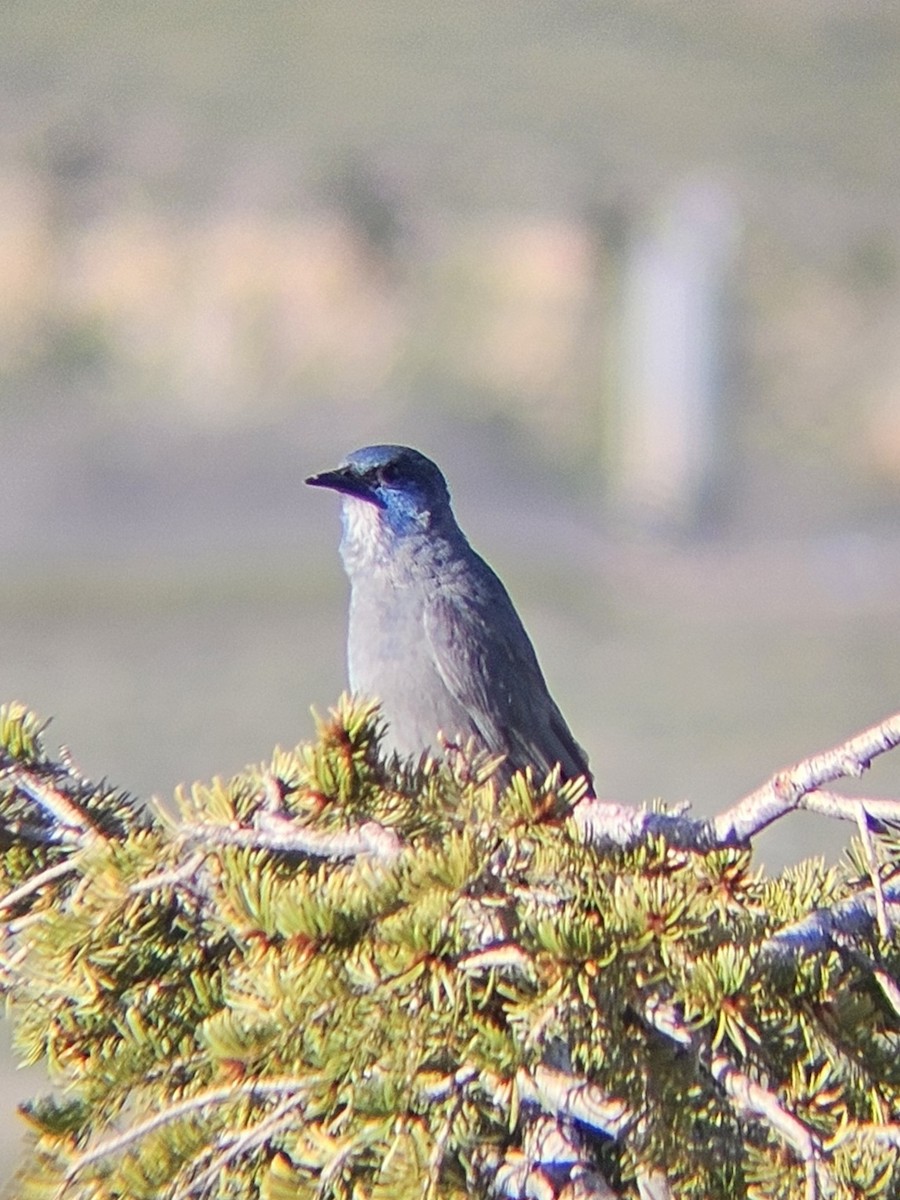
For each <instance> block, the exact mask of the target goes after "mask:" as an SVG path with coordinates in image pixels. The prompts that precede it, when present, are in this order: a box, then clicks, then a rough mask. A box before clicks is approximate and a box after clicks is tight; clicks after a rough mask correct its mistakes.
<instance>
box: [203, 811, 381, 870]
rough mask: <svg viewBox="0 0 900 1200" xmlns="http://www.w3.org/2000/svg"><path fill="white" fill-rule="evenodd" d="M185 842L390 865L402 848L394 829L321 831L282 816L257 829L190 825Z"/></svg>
mask: <svg viewBox="0 0 900 1200" xmlns="http://www.w3.org/2000/svg"><path fill="white" fill-rule="evenodd" d="M180 832H181V833H182V835H183V836H184V837H185V839H186V840H188V841H190V842H194V843H195V844H196V843H200V844H201V845H203V846H205V847H207V848H208V849H215V848H216V847H217V846H246V847H248V848H250V849H258V850H284V851H288V852H291V853H295V854H307V855H310V856H311V857H313V858H329V859H331V858H356V857H357V856H359V855H363V854H365V855H369V856H371V857H372V858H377V859H379V860H380V861H382V862H385V863H391V862H393V861H394V859H396V858H397V857H398V855H399V854H400V852H401V850H402V849H403V843H402V842H401V840H400V838H399V837H398V836H397V834H396V833H395V832H394V830H393V829H389V828H387V826H385V825H379V824H378V822H377V821H366V822H365V823H364V824H362V825H357V826H355V827H353V828H351V829H341V830H333V831H327V832H326V831H323V830H317V829H310V828H309V827H308V826H305V825H298V824H297V822H296V821H292V820H289V819H288V818H285V817H280V816H274V815H273V814H266V816H265V820H264V821H263V822H262V823H261V825H260V826H259V827H258V828H255V829H251V828H247V827H246V826H231V825H211V824H205V823H204V824H196V823H190V824H185V825H182V826H181V827H180Z"/></svg>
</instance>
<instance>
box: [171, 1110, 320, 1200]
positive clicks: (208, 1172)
mask: <svg viewBox="0 0 900 1200" xmlns="http://www.w3.org/2000/svg"><path fill="white" fill-rule="evenodd" d="M307 1098H308V1096H307V1091H306V1090H303V1091H298V1093H297V1094H296V1095H294V1096H288V1097H287V1099H286V1100H282V1102H281V1103H280V1104H278V1105H276V1106H275V1108H274V1109H273V1110H272V1112H270V1113H269V1114H268V1115H267V1116H266V1117H264V1118H263V1119H262V1120H261V1121H259V1122H257V1124H256V1125H254V1126H252V1127H251V1128H250V1129H246V1130H244V1132H243V1133H240V1134H238V1136H237V1137H235V1138H234V1139H233V1140H232V1141H230V1142H229V1143H228V1145H227V1146H226V1147H225V1149H224V1150H222V1151H221V1153H220V1154H217V1155H216V1157H215V1158H214V1159H212V1161H211V1162H210V1163H209V1165H208V1166H206V1167H204V1169H203V1170H202V1171H201V1173H200V1174H199V1175H197V1176H195V1177H194V1178H193V1179H191V1180H189V1181H188V1182H186V1183H185V1184H184V1185H183V1186H179V1187H178V1188H176V1189H175V1190H174V1191H172V1192H171V1193H170V1194H171V1200H187V1197H188V1196H193V1195H196V1194H197V1193H198V1192H200V1191H201V1190H202V1189H203V1188H204V1187H205V1186H206V1185H207V1184H208V1183H211V1182H212V1181H213V1180H214V1179H215V1178H216V1176H217V1175H218V1173H219V1172H220V1171H221V1170H222V1168H223V1167H227V1166H228V1164H229V1163H231V1162H233V1161H234V1160H235V1159H236V1158H237V1157H238V1156H239V1155H241V1154H244V1153H246V1152H247V1151H248V1150H255V1149H256V1148H257V1147H258V1146H260V1145H262V1143H263V1142H264V1141H266V1139H267V1138H269V1137H271V1136H272V1134H274V1133H277V1132H278V1130H279V1128H280V1127H281V1126H283V1125H286V1124H288V1123H289V1119H290V1116H291V1114H292V1113H293V1110H294V1109H295V1108H297V1106H298V1105H299V1104H302V1103H303V1102H304V1101H306V1099H307Z"/></svg>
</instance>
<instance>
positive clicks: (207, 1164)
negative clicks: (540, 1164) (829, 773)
mask: <svg viewBox="0 0 900 1200" xmlns="http://www.w3.org/2000/svg"><path fill="white" fill-rule="evenodd" d="M381 733H382V730H381V726H380V722H379V716H378V712H377V710H376V709H375V708H373V707H372V706H354V705H351V704H350V703H349V702H347V701H344V702H342V703H341V705H340V706H339V708H338V709H337V710H336V711H335V712H334V713H333V714H332V716H331V718H330V719H328V720H326V721H322V722H320V725H319V731H318V740H317V741H316V743H315V744H314V745H311V746H300V747H298V748H297V749H296V750H294V751H277V752H276V753H275V755H274V758H273V761H272V763H271V764H268V765H266V766H264V767H261V768H259V769H251V770H248V771H246V772H245V773H244V774H242V775H240V776H237V777H235V778H234V779H231V780H228V781H224V780H220V779H217V780H214V781H213V782H212V783H211V784H209V785H202V786H201V785H196V786H195V787H193V788H192V789H190V790H189V791H187V790H186V791H183V792H182V793H180V794H179V796H178V804H179V807H180V817H179V819H177V820H176V819H174V818H172V817H171V816H167V815H166V814H163V813H160V814H158V815H156V816H151V815H149V814H148V813H146V812H145V811H143V810H142V809H140V808H139V807H138V806H137V805H136V804H135V803H134V802H133V801H131V800H130V799H128V798H127V797H125V796H123V795H122V794H121V793H119V792H116V791H114V790H111V789H110V788H108V787H107V786H105V785H102V784H101V785H96V784H93V783H91V782H89V781H87V780H84V779H83V778H81V777H80V776H78V775H77V773H75V772H74V771H72V769H71V768H70V767H69V766H67V765H65V764H60V763H56V762H54V761H52V760H51V759H50V758H48V757H47V756H46V754H45V751H44V750H43V748H42V745H41V736H40V735H41V725H40V723H39V722H38V721H37V720H36V718H34V717H33V716H32V715H31V714H29V713H27V712H26V711H25V710H23V709H22V708H21V707H16V706H10V707H8V708H5V709H3V710H2V711H0V737H2V745H0V767H2V770H3V773H2V775H0V848H2V857H0V886H2V889H3V893H4V899H3V912H2V915H3V917H4V919H5V921H6V925H5V939H4V945H3V959H2V970H3V974H2V980H3V985H4V988H5V992H6V996H7V1000H8V1004H9V1007H10V1011H11V1012H12V1015H13V1017H14V1020H15V1038H16V1044H17V1046H18V1050H19V1053H20V1055H21V1057H22V1059H23V1060H24V1061H28V1062H35V1061H44V1062H46V1063H47V1065H48V1067H49V1069H50V1073H51V1078H52V1081H53V1083H54V1085H55V1087H56V1092H55V1094H54V1095H53V1096H52V1097H50V1098H45V1099H40V1100H36V1101H34V1102H32V1103H31V1104H30V1105H28V1106H27V1108H26V1110H25V1114H26V1117H27V1120H28V1122H29V1124H30V1126H31V1138H32V1148H31V1152H30V1153H29V1155H28V1158H27V1162H26V1163H25V1165H24V1166H23V1168H22V1171H21V1175H20V1181H19V1192H20V1194H21V1195H22V1196H23V1197H34V1198H38V1197H41V1198H43V1197H51V1196H53V1197H63V1196H64V1197H84V1198H87V1197H91V1198H98V1200H105V1198H107V1197H108V1198H110V1200H112V1198H113V1197H116V1198H119V1197H132V1198H134V1200H145V1198H146V1200H149V1198H150V1197H153V1198H158V1197H169V1198H170V1200H186V1198H188V1197H213V1196H216V1197H229V1196H234V1197H241V1198H245V1197H254V1196H256V1197H260V1198H263V1200H306V1198H309V1200H312V1198H314V1197H316V1198H322V1200H326V1198H334V1200H351V1198H352V1200H361V1198H363V1197H366V1198H371V1200H388V1198H389V1200H413V1198H415V1200H418V1198H420V1197H423V1196H426V1197H433V1198H434V1200H438V1198H443V1200H451V1198H452V1200H456V1198H462V1197H464V1196H475V1197H478V1196H487V1195H489V1194H491V1191H492V1188H493V1186H494V1183H495V1180H497V1179H499V1178H501V1176H500V1175H498V1170H499V1167H500V1165H501V1164H504V1163H505V1164H507V1165H508V1164H510V1163H512V1164H515V1163H516V1162H517V1161H519V1159H527V1158H528V1152H527V1149H526V1150H523V1147H525V1146H526V1143H527V1138H528V1136H529V1130H530V1129H532V1128H533V1126H534V1122H535V1120H536V1118H537V1117H538V1116H540V1115H541V1114H543V1115H544V1116H547V1115H549V1117H550V1118H551V1119H552V1120H554V1121H556V1122H557V1125H558V1126H559V1128H560V1129H561V1130H564V1131H567V1136H568V1137H570V1138H571V1140H572V1143H573V1144H574V1145H575V1146H576V1147H577V1152H578V1154H579V1155H580V1156H581V1159H582V1161H583V1162H584V1164H586V1166H587V1167H589V1168H591V1169H596V1170H597V1171H599V1172H601V1173H602V1175H603V1176H604V1177H605V1178H606V1179H607V1180H609V1181H610V1182H611V1183H612V1184H613V1186H615V1187H616V1189H617V1192H618V1194H620V1195H622V1196H625V1197H633V1196H636V1195H637V1188H638V1180H639V1179H640V1178H642V1177H646V1176H647V1175H648V1174H649V1173H651V1172H655V1171H661V1172H663V1173H664V1174H665V1176H666V1178H667V1179H668V1180H669V1183H670V1186H671V1187H672V1190H673V1194H674V1195H677V1196H679V1197H712V1198H715V1197H723V1198H724V1197H739V1196H745V1195H746V1196H750V1197H758V1198H760V1200H761V1198H762V1197H775V1196H783V1197H788V1198H790V1197H800V1196H804V1195H808V1194H809V1192H808V1191H807V1190H806V1189H807V1187H808V1179H807V1175H808V1167H807V1164H805V1163H804V1162H803V1161H802V1160H801V1155H800V1154H799V1153H798V1151H797V1147H796V1145H794V1144H793V1143H791V1140H790V1137H787V1138H786V1137H785V1136H784V1135H783V1130H782V1129H781V1128H780V1126H779V1123H778V1121H777V1120H776V1119H775V1118H773V1117H772V1116H771V1114H770V1115H769V1116H768V1117H766V1115H765V1114H763V1113H761V1112H758V1111H757V1112H756V1116H757V1118H758V1119H754V1113H753V1111H749V1110H748V1106H747V1105H746V1104H745V1105H744V1106H743V1108H741V1107H740V1106H736V1105H735V1104H734V1102H733V1096H732V1095H731V1094H729V1090H728V1086H727V1085H726V1083H724V1082H723V1081H722V1077H721V1074H720V1075H719V1076H717V1075H716V1073H715V1071H714V1070H713V1065H712V1064H713V1062H714V1059H715V1058H716V1056H719V1061H720V1062H721V1061H725V1062H727V1063H728V1064H730V1065H731V1067H733V1069H734V1071H735V1072H738V1073H739V1074H740V1076H741V1078H742V1079H746V1080H747V1081H752V1082H753V1084H754V1085H757V1084H758V1085H759V1086H761V1087H762V1088H764V1089H765V1091H766V1095H767V1096H770V1097H771V1098H772V1102H773V1104H775V1105H777V1106H780V1110H781V1111H783V1112H784V1113H785V1114H792V1116H793V1118H794V1119H796V1121H797V1122H799V1123H800V1124H801V1125H802V1128H803V1129H804V1130H807V1131H809V1133H810V1134H811V1136H813V1137H814V1138H815V1139H817V1144H818V1145H819V1146H820V1147H821V1149H820V1154H821V1157H822V1160H823V1162H824V1163H825V1164H826V1166H827V1187H825V1186H823V1187H822V1190H821V1192H820V1194H822V1195H828V1196H834V1197H838V1198H844V1197H846V1198H847V1200H850V1198H851V1197H858V1196H862V1195H865V1196H885V1197H887V1196H890V1195H895V1194H897V1190H898V1188H900V1171H898V1168H897V1165H896V1162H895V1159H896V1151H895V1150H894V1148H893V1146H892V1142H891V1138H890V1137H888V1136H886V1135H885V1134H884V1129H885V1128H886V1127H889V1126H891V1127H892V1123H893V1122H895V1121H896V1120H897V1118H898V1116H900V1066H898V1063H900V1033H898V1028H900V1021H898V1017H897V1013H896V1012H895V1011H894V1010H893V1009H892V1008H891V1006H890V1005H889V1004H888V1003H886V1001H885V996H884V994H883V993H882V992H881V991H879V988H878V987H877V985H876V983H875V981H874V979H873V963H876V964H878V965H879V968H880V969H881V970H882V971H884V972H886V973H887V974H888V975H890V976H891V977H893V978H895V979H896V978H897V975H898V967H900V950H898V946H897V944H896V941H895V940H885V939H883V938H881V937H879V935H878V934H877V933H875V932H874V930H873V931H872V932H865V931H863V933H861V934H860V936H859V938H858V939H857V940H856V941H855V942H854V944H853V945H852V946H850V945H848V946H847V947H846V950H845V951H841V950H839V949H836V948H835V947H834V946H829V947H828V948H827V949H823V950H822V951H820V952H808V953H803V954H795V955H793V956H787V957H786V956H784V955H778V954H772V953H769V951H768V950H767V947H768V946H769V945H770V941H769V939H771V938H772V936H773V935H775V934H776V933H778V931H779V930H781V929H782V928H783V927H785V926H786V925H790V924H792V923H793V922H796V921H798V920H800V919H802V918H803V917H804V916H806V915H808V914H809V913H810V912H811V911H812V910H814V909H816V908H820V907H827V906H832V905H834V904H835V903H837V902H838V901H840V900H841V899H842V898H843V897H845V896H847V895H849V894H850V893H851V888H852V881H851V878H850V875H851V870H850V868H849V867H848V868H847V870H846V871H845V872H842V871H838V870H826V869H825V868H824V867H823V866H822V865H821V864H818V863H808V864H804V865H803V866H801V867H799V868H796V869H794V870H792V871H790V872H788V873H786V874H785V875H784V876H782V877H781V878H778V879H771V880H765V879H761V878H760V877H759V876H758V875H757V874H756V873H755V871H754V870H753V869H752V866H751V857H750V853H749V850H747V849H745V848H721V847H720V848H716V849H713V850H709V851H706V852H702V853H701V852H699V851H691V850H685V849H684V848H683V847H682V848H679V847H675V846H672V845H669V844H667V843H666V841H664V840H663V839H661V838H659V837H655V838H652V839H647V840H645V841H643V842H640V843H639V844H636V845H634V846H630V847H627V848H622V847H604V846H601V845H598V844H591V843H589V842H588V841H587V840H586V838H585V837H584V836H583V835H582V834H581V833H580V832H579V829H578V827H577V826H576V823H575V822H574V821H571V820H569V819H568V817H569V814H570V812H571V810H572V806H573V804H574V803H575V802H576V801H577V799H578V790H577V789H575V788H572V787H571V786H567V787H564V788H558V789H555V788H554V787H553V786H552V784H553V781H552V780H551V781H549V784H548V786H538V785H537V784H535V783H534V782H533V781H532V780H530V779H527V778H522V777H517V778H516V779H515V780H514V781H513V783H512V785H511V786H510V787H509V788H508V789H507V790H506V791H505V792H504V793H499V794H498V791H497V789H496V787H495V785H494V783H493V781H492V778H491V768H492V764H491V763H490V762H487V761H486V760H479V759H477V758H475V759H472V758H468V757H466V756H465V755H464V754H461V753H457V754H455V755H452V756H451V757H450V761H449V763H448V764H447V765H444V766H441V767H438V766H436V765H435V764H433V763H429V762H423V763H422V764H420V765H419V766H418V767H416V768H415V769H413V768H408V767H407V768H398V767H397V766H396V765H393V764H385V763H384V762H383V761H382V760H381V758H380V757H379V743H380V739H381ZM42 788H43V789H45V791H44V793H43V800H41V799H40V796H41V791H40V789H42ZM36 796H37V797H38V799H37V800H36V799H35V797H36ZM366 829H369V830H371V829H375V830H377V831H379V832H380V835H381V838H382V841H381V843H379V844H380V845H381V846H382V849H381V850H380V851H379V850H378V849H375V850H372V851H371V852H365V851H363V852H360V851H358V850H356V851H350V850H346V851H345V850H342V849H341V848H340V847H341V846H342V845H343V843H342V842H341V841H340V839H341V838H346V837H348V836H350V835H354V836H355V834H356V832H358V831H359V830H366ZM295 834H296V835H297V836H298V839H300V835H302V837H303V838H308V839H312V840H311V841H310V842H309V844H306V843H304V844H303V845H301V840H298V841H297V842H292V841H291V838H292V836H293V835H295ZM279 839H280V840H279ZM314 839H319V841H318V842H317V843H316V842H315V841H314ZM385 839H388V840H387V841H385ZM390 839H393V841H391V840H390ZM276 843H277V844H276ZM316 846H318V848H316ZM384 846H387V847H388V849H387V850H385V849H383V847H384ZM304 847H305V848H304ZM390 847H393V849H390ZM661 1007H662V1008H665V1009H666V1010H667V1011H669V1012H670V1013H674V1014H676V1024H675V1027H674V1029H673V1032H671V1033H670V1034H667V1033H666V1031H665V1028H664V1022H661V1021H659V1020H655V1019H654V1017H653V1013H654V1012H655V1011H656V1012H658V1011H659V1010H660V1009H661ZM542 1072H543V1074H542ZM548 1072H549V1073H550V1074H548ZM547 1080H557V1081H559V1080H564V1081H565V1080H568V1081H569V1082H570V1084H571V1085H572V1086H571V1087H570V1088H569V1089H568V1091H566V1088H565V1086H564V1087H563V1091H564V1092H565V1096H564V1097H563V1098H562V1099H559V1098H558V1097H557V1099H556V1100H554V1099H553V1096H552V1095H551V1090H552V1089H551V1086H550V1084H549V1083H548V1082H547ZM576 1084H577V1087H576V1086H575V1085H576ZM586 1088H589V1089H593V1090H590V1091H585V1089H586ZM542 1089H543V1090H542ZM593 1096H596V1097H602V1098H604V1100H605V1101H609V1102H610V1103H614V1104H615V1105H618V1106H619V1110H620V1112H621V1114H622V1116H621V1119H620V1120H618V1122H616V1121H612V1122H611V1123H610V1121H609V1120H605V1119H604V1118H602V1117H594V1116H592V1115H591V1111H592V1110H590V1105H589V1103H588V1100H589V1099H590V1097H593ZM573 1097H577V1098H578V1099H577V1100H576V1099H573ZM586 1098H587V1099H586ZM598 1103H599V1101H598ZM579 1104H580V1105H581V1107H578V1105H579ZM573 1106H574V1107H573ZM757 1107H758V1106H757ZM752 1108H753V1104H752V1103H751V1104H750V1106H749V1109H750V1110H752ZM612 1126H615V1128H613V1127H612ZM604 1129H609V1130H610V1132H611V1133H612V1134H613V1135H614V1136H607V1135H606V1134H605V1133H604ZM879 1130H880V1131H881V1133H879ZM517 1156H518V1158H517Z"/></svg>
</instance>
